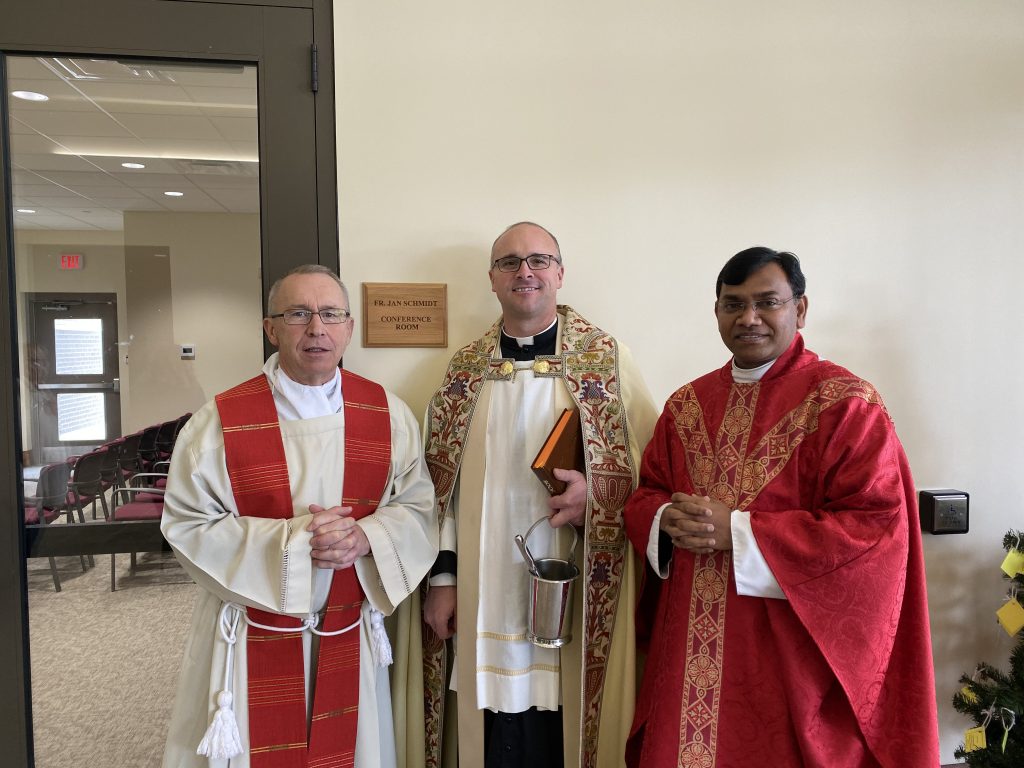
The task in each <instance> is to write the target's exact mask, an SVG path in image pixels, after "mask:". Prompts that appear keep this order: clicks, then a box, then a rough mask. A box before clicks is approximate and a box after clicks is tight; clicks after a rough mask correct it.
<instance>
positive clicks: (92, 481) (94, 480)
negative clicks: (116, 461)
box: [68, 448, 110, 523]
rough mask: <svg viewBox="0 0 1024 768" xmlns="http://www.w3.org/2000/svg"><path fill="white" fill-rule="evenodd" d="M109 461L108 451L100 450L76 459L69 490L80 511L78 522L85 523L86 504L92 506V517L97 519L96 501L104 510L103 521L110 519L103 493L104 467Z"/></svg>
mask: <svg viewBox="0 0 1024 768" xmlns="http://www.w3.org/2000/svg"><path fill="white" fill-rule="evenodd" d="M106 459H107V450H106V449H105V448H98V449H97V450H95V451H91V452H90V453H84V454H82V455H81V456H77V457H75V462H74V465H73V466H72V469H71V479H70V480H69V481H68V490H69V491H70V492H71V498H72V501H73V502H74V505H75V508H76V509H77V510H78V520H79V522H81V523H84V522H85V514H84V512H83V509H84V507H85V505H86V504H92V517H93V519H94V520H95V519H96V501H97V500H99V502H100V506H101V507H102V508H103V519H104V520H108V519H110V513H109V512H108V511H107V500H106V498H104V495H103V491H104V490H105V489H104V487H103V466H104V462H105V461H106Z"/></svg>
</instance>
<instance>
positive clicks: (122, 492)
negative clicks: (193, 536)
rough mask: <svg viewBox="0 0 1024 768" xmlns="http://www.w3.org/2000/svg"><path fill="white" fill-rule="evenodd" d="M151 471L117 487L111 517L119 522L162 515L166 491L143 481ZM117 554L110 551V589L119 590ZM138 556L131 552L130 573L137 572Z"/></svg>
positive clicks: (113, 496)
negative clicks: (147, 484) (126, 485)
mask: <svg viewBox="0 0 1024 768" xmlns="http://www.w3.org/2000/svg"><path fill="white" fill-rule="evenodd" d="M146 474H150V473H140V474H137V475H135V476H134V477H133V478H132V480H131V485H129V486H128V487H127V488H116V489H114V493H113V495H112V496H111V500H110V501H111V508H112V509H111V513H110V519H111V520H116V521H118V522H123V521H129V520H159V519H160V516H161V515H162V514H163V511H164V499H163V497H164V491H163V489H162V488H151V487H149V486H146V485H143V484H142V483H143V481H144V480H147V479H149V478H145V477H143V475H146ZM122 496H123V497H124V498H125V501H123V502H122V503H121V504H118V498H120V497H122ZM116 558H117V555H115V554H114V553H113V552H111V553H110V591H111V592H115V591H117V573H116V571H115V561H116ZM135 566H136V558H135V553H134V552H132V553H131V570H130V573H133V574H134V573H135Z"/></svg>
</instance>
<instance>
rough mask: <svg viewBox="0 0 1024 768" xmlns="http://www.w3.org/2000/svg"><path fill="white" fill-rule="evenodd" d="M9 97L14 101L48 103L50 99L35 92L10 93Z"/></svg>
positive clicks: (43, 94)
mask: <svg viewBox="0 0 1024 768" xmlns="http://www.w3.org/2000/svg"><path fill="white" fill-rule="evenodd" d="M11 96H13V97H14V98H16V99H24V100H25V101H49V100H50V97H49V96H47V95H46V94H45V93H36V92H35V91H11Z"/></svg>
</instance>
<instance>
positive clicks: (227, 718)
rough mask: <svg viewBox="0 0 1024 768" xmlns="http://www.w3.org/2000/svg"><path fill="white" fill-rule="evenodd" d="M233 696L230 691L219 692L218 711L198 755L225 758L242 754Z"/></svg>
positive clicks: (218, 758)
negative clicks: (232, 702)
mask: <svg viewBox="0 0 1024 768" xmlns="http://www.w3.org/2000/svg"><path fill="white" fill-rule="evenodd" d="M232 698H233V697H232V696H231V693H230V692H229V691H221V692H220V693H218V694H217V711H216V712H215V713H214V715H213V721H212V722H211V723H210V727H209V728H207V729H206V734H205V735H204V736H203V740H202V741H201V742H199V748H198V749H197V750H196V754H197V755H205V756H206V757H210V758H214V759H217V760H223V759H225V758H230V757H235V756H236V755H240V754H242V739H241V737H240V736H239V735H238V722H237V721H236V720H235V711H234V710H233V709H232V708H231V700H232Z"/></svg>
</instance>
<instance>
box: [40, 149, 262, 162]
mask: <svg viewBox="0 0 1024 768" xmlns="http://www.w3.org/2000/svg"><path fill="white" fill-rule="evenodd" d="M53 154H55V155H67V156H69V157H127V158H130V159H132V160H212V161H214V162H219V163H259V161H260V158H259V155H255V156H254V155H246V154H243V153H241V152H238V153H235V154H230V155H228V154H220V155H204V154H202V153H200V154H197V155H193V154H190V155H178V154H174V153H171V152H168V153H166V154H161V155H133V154H131V153H129V152H76V151H74V150H71V149H68V148H67V147H61V148H60V149H57V150H54V152H53Z"/></svg>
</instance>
